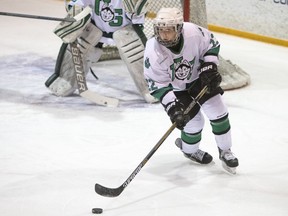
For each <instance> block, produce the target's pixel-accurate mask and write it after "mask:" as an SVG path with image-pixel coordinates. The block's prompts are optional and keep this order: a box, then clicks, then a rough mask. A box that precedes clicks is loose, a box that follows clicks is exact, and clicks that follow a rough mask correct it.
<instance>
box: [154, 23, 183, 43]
mask: <svg viewBox="0 0 288 216" xmlns="http://www.w3.org/2000/svg"><path fill="white" fill-rule="evenodd" d="M161 27H162V26H161ZM182 27H183V24H182V25H181V24H177V25H176V32H177V34H176V38H175V39H174V40H173V41H164V40H162V39H161V37H160V34H159V28H160V26H157V25H154V34H155V38H156V40H157V41H158V42H159V43H160V44H161V45H163V46H165V47H173V46H175V45H176V44H178V42H179V40H180V35H181V32H182Z"/></svg>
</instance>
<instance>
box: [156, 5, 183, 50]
mask: <svg viewBox="0 0 288 216" xmlns="http://www.w3.org/2000/svg"><path fill="white" fill-rule="evenodd" d="M153 28H154V34H155V38H156V40H157V41H158V42H159V43H160V44H162V45H163V46H165V47H172V46H175V45H176V44H177V43H178V42H179V40H180V35H181V31H182V28H183V13H182V12H181V11H180V10H179V9H178V8H161V9H160V10H159V12H158V13H157V16H156V18H155V19H154V22H153Z"/></svg>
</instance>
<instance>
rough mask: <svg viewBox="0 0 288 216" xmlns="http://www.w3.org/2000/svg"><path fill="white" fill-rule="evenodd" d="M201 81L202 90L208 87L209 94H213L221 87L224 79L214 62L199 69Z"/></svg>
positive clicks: (207, 63) (203, 64)
mask: <svg viewBox="0 0 288 216" xmlns="http://www.w3.org/2000/svg"><path fill="white" fill-rule="evenodd" d="M199 79H200V81H201V86H202V88H203V87H204V86H207V88H208V90H207V93H211V92H213V91H214V90H215V89H216V88H217V87H219V86H220V83H221V81H222V77H221V75H220V73H219V72H218V70H217V65H216V64H215V63H213V62H204V63H202V64H201V66H200V67H199Z"/></svg>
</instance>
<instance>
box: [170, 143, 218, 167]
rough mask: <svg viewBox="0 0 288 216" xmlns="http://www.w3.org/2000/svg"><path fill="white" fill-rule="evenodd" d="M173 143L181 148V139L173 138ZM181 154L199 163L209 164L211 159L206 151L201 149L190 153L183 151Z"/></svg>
mask: <svg viewBox="0 0 288 216" xmlns="http://www.w3.org/2000/svg"><path fill="white" fill-rule="evenodd" d="M175 145H176V146H177V147H178V148H180V149H181V150H182V140H181V139H180V138H177V139H176V140H175ZM183 154H184V156H185V157H186V158H189V159H190V160H192V161H195V162H197V163H200V164H209V163H210V162H211V161H212V160H213V157H212V156H211V155H210V154H209V153H208V152H204V151H202V150H201V149H198V150H197V151H196V152H195V153H192V154H189V153H185V152H183Z"/></svg>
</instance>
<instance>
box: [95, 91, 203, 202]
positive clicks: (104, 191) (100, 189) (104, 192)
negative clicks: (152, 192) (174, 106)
mask: <svg viewBox="0 0 288 216" xmlns="http://www.w3.org/2000/svg"><path fill="white" fill-rule="evenodd" d="M206 91H207V86H205V87H204V88H203V89H202V90H201V91H200V93H199V94H198V95H197V96H196V98H195V99H194V100H193V101H192V102H191V103H190V104H189V106H188V107H187V108H186V110H185V111H184V114H187V113H188V112H189V111H190V110H191V109H192V108H193V107H194V106H195V104H197V103H198V101H199V100H200V98H201V97H202V96H203V95H204V94H205V93H206ZM175 128H176V123H175V122H174V123H173V124H172V125H171V126H170V128H169V129H168V130H167V131H166V133H165V134H164V135H163V136H162V137H161V139H160V140H159V141H158V142H157V144H156V145H155V146H154V147H153V148H152V149H151V151H150V152H149V153H148V154H147V155H146V157H145V158H144V159H143V160H142V161H141V163H140V164H139V165H138V166H137V167H136V169H135V170H134V171H133V172H132V173H131V175H130V176H129V177H128V178H127V179H126V181H125V182H124V183H123V184H122V185H120V186H119V187H118V188H108V187H105V186H102V185H100V184H95V191H96V193H97V194H99V195H101V196H105V197H117V196H119V195H120V194H121V193H122V192H123V190H124V189H125V188H126V187H127V186H128V185H129V184H130V182H131V181H132V180H133V179H134V178H135V176H136V175H137V174H138V173H139V172H140V170H141V169H142V168H143V167H144V165H145V164H146V163H147V162H148V160H149V159H150V158H151V157H152V156H153V154H154V153H155V152H156V151H157V149H158V148H159V147H160V146H161V145H162V143H163V142H164V141H165V140H166V138H167V137H168V136H169V135H170V134H171V133H172V131H173V130H174V129H175Z"/></svg>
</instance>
